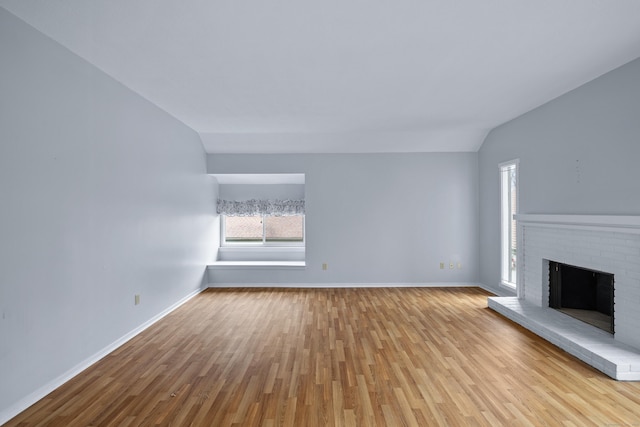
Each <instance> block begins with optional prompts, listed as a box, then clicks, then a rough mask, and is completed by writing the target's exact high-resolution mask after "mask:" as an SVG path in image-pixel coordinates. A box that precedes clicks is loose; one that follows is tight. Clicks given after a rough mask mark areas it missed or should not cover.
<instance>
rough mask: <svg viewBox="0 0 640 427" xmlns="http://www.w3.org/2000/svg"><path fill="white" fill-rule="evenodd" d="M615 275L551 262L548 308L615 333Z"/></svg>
mask: <svg viewBox="0 0 640 427" xmlns="http://www.w3.org/2000/svg"><path fill="white" fill-rule="evenodd" d="M613 292H614V287H613V274H610V273H603V272H601V271H595V270H589V269H586V268H580V267H575V266H572V265H568V264H562V263H559V262H555V261H549V307H551V308H555V309H557V310H560V311H562V312H563V313H565V314H568V315H569V316H572V317H575V318H576V319H578V320H582V321H583V322H587V323H589V324H591V325H593V326H596V327H598V328H600V329H603V330H605V331H607V332H609V333H612V334H613V333H614V322H613V314H614V307H613Z"/></svg>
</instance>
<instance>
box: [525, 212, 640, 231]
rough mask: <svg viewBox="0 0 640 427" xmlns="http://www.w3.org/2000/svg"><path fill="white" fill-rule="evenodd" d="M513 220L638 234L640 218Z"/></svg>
mask: <svg viewBox="0 0 640 427" xmlns="http://www.w3.org/2000/svg"><path fill="white" fill-rule="evenodd" d="M514 218H515V220H516V221H517V222H518V223H519V224H523V225H541V226H546V227H562V228H575V229H580V230H599V231H612V232H624V233H632V234H640V216H638V215H549V214H516V215H514Z"/></svg>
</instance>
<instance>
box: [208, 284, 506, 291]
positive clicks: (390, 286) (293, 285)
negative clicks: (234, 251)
mask: <svg viewBox="0 0 640 427" xmlns="http://www.w3.org/2000/svg"><path fill="white" fill-rule="evenodd" d="M472 287H474V288H476V287H477V288H482V289H485V287H484V286H483V285H481V284H480V283H475V282H441V283H209V288H472ZM485 290H487V289H485ZM489 292H494V291H493V290H489Z"/></svg>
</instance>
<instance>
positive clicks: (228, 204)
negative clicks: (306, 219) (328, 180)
mask: <svg viewBox="0 0 640 427" xmlns="http://www.w3.org/2000/svg"><path fill="white" fill-rule="evenodd" d="M217 212H218V214H220V215H227V216H256V215H271V216H293V215H304V200H255V199H252V200H243V201H236V200H221V199H218V208H217Z"/></svg>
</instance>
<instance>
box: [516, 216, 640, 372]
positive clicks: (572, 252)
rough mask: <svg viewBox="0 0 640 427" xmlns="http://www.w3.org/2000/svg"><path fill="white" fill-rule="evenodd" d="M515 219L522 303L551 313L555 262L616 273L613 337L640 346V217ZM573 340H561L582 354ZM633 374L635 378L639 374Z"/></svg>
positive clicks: (612, 341)
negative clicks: (551, 273)
mask: <svg viewBox="0 0 640 427" xmlns="http://www.w3.org/2000/svg"><path fill="white" fill-rule="evenodd" d="M515 219H516V222H517V226H518V245H517V246H518V249H517V251H518V253H517V260H518V273H517V280H518V296H517V299H518V301H520V305H530V306H531V307H534V308H535V307H537V308H538V309H539V310H542V312H543V313H546V314H548V315H549V316H551V314H550V313H551V312H550V311H549V310H551V309H549V308H548V301H549V280H548V276H549V273H548V266H549V261H557V262H561V263H565V264H570V265H574V266H577V267H583V268H589V269H593V270H597V271H603V272H607V273H612V274H613V275H614V281H615V285H614V286H615V296H614V303H615V310H614V311H615V312H614V318H615V332H616V333H615V336H611V335H609V336H608V338H609V341H610V342H611V343H612V344H613V345H621V346H629V347H630V348H635V349H638V350H640V333H638V325H640V216H628V215H624V216H623V215H550V214H519V215H515ZM552 311H553V312H554V313H555V310H552ZM503 314H505V313H503ZM554 316H555V314H554ZM562 316H564V315H562ZM508 317H510V316H508ZM543 317H544V314H543ZM572 321H573V320H572ZM575 322H579V321H577V320H576V321H575ZM519 323H520V322H519ZM580 323H582V322H580ZM525 327H526V326H525ZM588 328H593V329H596V328H594V327H591V326H588ZM600 332H602V331H600V330H598V332H597V333H595V332H594V334H595V335H598V334H599V333H600ZM569 335H571V334H569ZM568 340H569V343H568V344H567V346H563V345H561V344H558V342H555V343H556V344H558V345H560V346H561V347H562V348H564V349H565V350H567V351H569V352H570V353H572V354H574V355H577V356H578V354H576V353H575V352H572V351H571V347H572V346H573V345H575V342H571V337H569V338H568ZM586 341H588V340H586ZM605 341H606V340H605ZM639 355H640V353H639ZM578 357H580V356H578ZM589 357H591V356H589ZM639 357H640V356H639ZM583 360H585V359H584V358H583ZM585 361H587V363H589V362H588V360H585ZM618 369H620V368H618ZM637 375H640V373H638V374H637ZM631 376H632V377H634V379H635V376H636V374H634V375H631ZM616 377H619V378H622V376H616ZM626 379H630V378H629V377H628V376H627V377H626Z"/></svg>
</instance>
